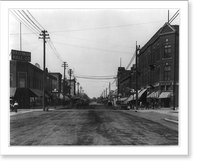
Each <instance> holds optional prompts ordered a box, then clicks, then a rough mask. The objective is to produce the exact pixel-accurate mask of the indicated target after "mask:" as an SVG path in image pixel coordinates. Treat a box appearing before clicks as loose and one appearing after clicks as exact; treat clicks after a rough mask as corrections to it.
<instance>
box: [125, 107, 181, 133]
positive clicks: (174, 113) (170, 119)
mask: <svg viewBox="0 0 200 167" xmlns="http://www.w3.org/2000/svg"><path fill="white" fill-rule="evenodd" d="M122 112H125V113H128V114H131V115H134V116H139V117H142V118H145V119H149V120H151V121H154V122H158V123H160V124H162V125H164V126H167V127H169V128H171V129H173V130H177V131H178V115H179V111H178V110H172V109H170V108H165V109H149V110H143V109H142V110H141V109H139V110H135V109H130V110H122Z"/></svg>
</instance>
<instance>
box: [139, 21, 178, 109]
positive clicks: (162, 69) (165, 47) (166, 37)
mask: <svg viewBox="0 0 200 167" xmlns="http://www.w3.org/2000/svg"><path fill="white" fill-rule="evenodd" d="M138 71H139V73H140V75H139V76H138V86H139V88H147V94H148V95H149V96H147V98H148V99H150V101H151V100H154V101H156V103H158V104H159V106H160V107H172V106H174V102H175V106H176V107H178V94H179V92H178V83H179V75H178V74H179V26H177V25H170V24H169V23H165V24H164V26H163V27H161V28H160V29H159V30H158V31H157V32H156V34H155V35H154V36H153V37H152V38H151V39H150V40H149V41H148V42H147V43H146V44H145V45H144V46H143V47H142V48H141V49H140V52H139V55H138ZM174 97H175V99H174Z"/></svg>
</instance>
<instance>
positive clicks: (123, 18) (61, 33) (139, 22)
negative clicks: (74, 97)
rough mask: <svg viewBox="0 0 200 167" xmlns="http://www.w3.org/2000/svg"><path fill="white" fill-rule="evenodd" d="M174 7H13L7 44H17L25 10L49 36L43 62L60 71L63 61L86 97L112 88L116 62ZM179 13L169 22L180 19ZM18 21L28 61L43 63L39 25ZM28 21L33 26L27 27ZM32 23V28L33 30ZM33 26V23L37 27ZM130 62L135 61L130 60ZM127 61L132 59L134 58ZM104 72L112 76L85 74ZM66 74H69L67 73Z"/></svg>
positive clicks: (127, 57)
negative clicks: (27, 53) (29, 55)
mask: <svg viewBox="0 0 200 167" xmlns="http://www.w3.org/2000/svg"><path fill="white" fill-rule="evenodd" d="M168 10H169V18H171V17H172V16H173V15H174V14H175V13H176V11H177V10H178V9H23V11H24V12H25V13H23V11H22V10H20V9H12V10H10V12H9V50H10V51H11V50H12V49H15V50H20V20H22V19H23V20H24V19H25V18H24V17H23V15H24V16H29V18H31V20H32V21H33V22H34V23H35V24H36V25H37V26H38V27H40V28H41V29H42V30H43V29H45V30H47V32H48V34H49V37H50V39H47V43H46V67H47V68H48V70H49V71H50V72H60V73H61V74H62V75H63V74H64V68H63V67H62V64H63V62H67V64H68V68H67V71H68V70H69V69H72V70H73V75H74V76H75V77H76V79H77V82H79V83H80V86H81V87H82V88H83V90H84V93H86V94H87V95H88V96H89V97H90V98H93V97H99V96H100V95H101V94H102V92H103V91H104V90H105V89H106V88H108V86H109V82H110V83H111V89H112V90H115V89H116V82H114V81H115V79H114V77H116V75H117V68H118V67H119V66H120V59H121V66H122V67H125V68H126V67H127V65H128V64H129V62H130V60H131V58H132V56H133V55H134V52H135V48H136V42H137V44H138V45H140V47H142V46H144V45H145V43H146V42H148V40H149V39H150V38H151V37H152V36H153V35H154V34H155V33H156V32H157V30H158V29H159V28H161V27H162V26H163V25H164V24H165V22H167V21H168ZM179 17H180V16H178V17H177V18H176V19H175V20H174V21H173V22H172V24H173V25H175V24H176V25H179ZM33 22H31V21H30V20H29V23H28V24H29V27H27V26H25V25H24V24H23V23H22V24H21V47H22V51H28V52H31V63H32V64H36V63H38V64H39V65H40V67H41V69H43V40H42V39H39V32H37V33H36V32H35V31H39V30H35V29H34V28H33V25H31V23H32V24H33ZM30 27H32V30H31V29H30ZM33 29H34V30H33ZM36 29H38V28H36ZM133 63H134V62H133ZM133 63H132V64H133ZM81 76H84V77H87V78H88V77H89V78H91V77H92V78H94V77H100V76H104V77H105V76H108V77H109V78H111V79H106V80H105V79H104V80H103V79H101V80H100V79H98V80H97V79H86V78H80V77H81ZM66 77H67V79H69V75H68V74H67V75H66Z"/></svg>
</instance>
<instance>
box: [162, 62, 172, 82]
mask: <svg viewBox="0 0 200 167" xmlns="http://www.w3.org/2000/svg"><path fill="white" fill-rule="evenodd" d="M163 77H164V78H163V80H164V81H170V79H171V66H169V65H168V66H164V75H163Z"/></svg>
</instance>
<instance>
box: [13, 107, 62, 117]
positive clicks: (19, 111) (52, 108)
mask: <svg viewBox="0 0 200 167" xmlns="http://www.w3.org/2000/svg"><path fill="white" fill-rule="evenodd" d="M62 108H63V106H56V108H54V106H50V107H49V111H53V110H57V109H62ZM34 111H43V108H30V109H18V110H17V113H15V112H14V111H10V116H12V115H16V114H24V113H29V112H34Z"/></svg>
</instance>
